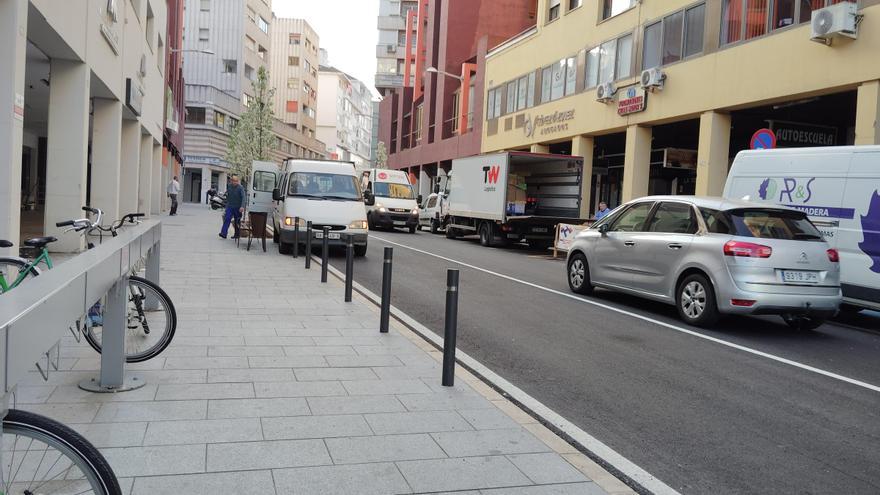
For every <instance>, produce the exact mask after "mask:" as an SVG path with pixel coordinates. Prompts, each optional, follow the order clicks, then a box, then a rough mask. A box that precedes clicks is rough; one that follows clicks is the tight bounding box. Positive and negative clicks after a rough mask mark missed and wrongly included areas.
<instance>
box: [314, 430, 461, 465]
mask: <svg viewBox="0 0 880 495" xmlns="http://www.w3.org/2000/svg"><path fill="white" fill-rule="evenodd" d="M325 442H326V443H327V449H328V450H329V451H330V456H331V457H332V458H333V463H334V464H360V463H366V462H385V461H410V460H418V459H445V458H446V457H447V456H446V454H445V453H444V452H443V450H442V449H441V448H440V447H439V446H438V445H437V443H436V442H434V439H432V438H431V437H430V436H429V435H425V434H416V435H378V436H370V437H347V438H328V439H326V440H325Z"/></svg>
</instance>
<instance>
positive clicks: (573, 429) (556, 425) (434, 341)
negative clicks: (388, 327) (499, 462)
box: [312, 255, 679, 495]
mask: <svg viewBox="0 0 880 495" xmlns="http://www.w3.org/2000/svg"><path fill="white" fill-rule="evenodd" d="M312 260H313V261H314V262H316V263H317V264H318V265H320V264H321V258H320V257H318V256H314V255H313V256H312ZM327 269H328V272H329V273H331V274H332V275H333V276H334V277H335V278H336V279H338V280H341V281H343V282H344V281H345V274H344V273H343V272H342V271H340V270H338V269H337V268H335V267H334V266H333V265H332V264H328V266H327ZM352 286H353V288H354V290H355V291H356V292H357V293H358V294H359V295H360V296H362V297H364V298H365V299H366V300H367V301H368V302H370V303H372V304H374V305H375V306H377V307H378V306H379V305H380V303H381V299H380V298H379V296H377V295H376V294H374V293H373V292H372V291H370V290H369V289H367V288H366V287H364V286H363V285H361V284H360V283H358V282H356V281H354V280H352ZM391 316H392V317H393V318H394V319H395V320H397V322H398V323H400V324H401V325H403V326H404V327H405V328H406V329H408V330H410V331H412V332H413V333H414V334H416V335H417V336H418V337H421V338H422V339H424V340H425V341H427V342H428V343H429V344H430V345H431V346H433V347H434V348H435V349H438V350H440V351H442V350H443V337H441V336H439V335H437V334H436V333H434V331H432V330H431V329H429V328H427V327H425V326H424V325H422V324H421V323H419V322H418V321H416V320H415V319H414V318H412V317H410V316H409V315H407V314H406V313H404V312H403V311H401V310H400V309H398V308H397V307H395V306H394V305H392V306H391ZM456 362H457V363H458V364H459V365H461V366H462V367H463V368H465V369H466V370H467V371H469V372H470V373H472V374H473V375H474V376H475V377H477V378H478V379H479V380H481V381H482V382H483V383H485V384H486V385H488V386H489V387H491V388H492V389H493V390H495V391H496V392H498V393H499V394H501V395H502V396H503V397H504V398H505V399H507V400H509V401H510V402H512V403H513V404H514V405H515V406H517V407H518V408H520V409H522V410H523V411H525V413H526V414H528V415H529V416H531V417H533V418H534V419H536V420H537V421H538V422H539V423H540V424H541V425H543V426H545V427H546V428H547V429H549V430H550V431H551V432H552V433H554V434H555V435H557V436H558V437H560V438H561V439H562V440H564V441H565V442H566V443H567V444H569V445H571V446H572V447H574V448H575V449H577V450H578V451H579V452H580V453H582V454H583V455H585V456H586V457H588V458H589V459H590V460H592V461H593V462H595V463H596V464H598V465H599V466H600V467H602V468H603V469H605V470H606V471H608V472H609V473H611V474H612V475H613V476H614V477H616V478H617V479H618V480H620V481H621V482H623V483H624V484H626V485H627V486H628V487H629V488H631V489H632V490H634V491H635V492H636V493H639V494H641V495H652V494H653V495H679V493H678V492H677V491H676V490H674V489H673V488H672V487H670V486H668V485H666V484H665V483H663V482H662V481H660V480H659V479H658V478H656V477H655V476H653V475H651V474H650V473H648V472H647V471H645V470H644V469H642V468H640V467H639V466H637V465H636V464H635V463H633V462H632V461H630V460H629V459H627V458H626V457H624V456H622V455H621V454H618V453H617V452H616V451H614V450H613V449H611V448H610V447H608V446H607V445H605V444H604V443H602V442H601V441H600V440H598V439H596V438H595V437H593V436H592V435H590V434H589V433H587V432H585V431H583V430H582V429H580V428H578V427H577V426H576V425H574V424H573V423H571V422H570V421H568V420H566V419H565V418H564V417H562V416H561V415H559V414H558V413H557V412H555V411H553V410H552V409H550V408H549V407H547V406H545V405H544V404H542V403H541V402H539V401H538V400H537V399H535V398H533V397H532V396H530V395H528V394H527V393H526V392H524V391H523V390H521V389H520V388H519V387H517V386H516V385H514V384H512V383H510V382H509V381H507V380H506V379H504V378H503V377H501V376H499V375H498V374H496V373H495V372H494V371H492V370H491V369H489V368H487V367H486V366H484V365H483V364H481V363H480V362H479V361H477V360H476V359H474V358H472V357H471V356H469V355H468V354H466V353H465V352H463V351H462V350H461V349H456Z"/></svg>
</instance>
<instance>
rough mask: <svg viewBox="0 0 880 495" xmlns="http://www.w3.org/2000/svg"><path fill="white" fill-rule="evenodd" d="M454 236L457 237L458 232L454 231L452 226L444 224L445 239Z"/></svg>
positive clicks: (453, 237)
mask: <svg viewBox="0 0 880 495" xmlns="http://www.w3.org/2000/svg"><path fill="white" fill-rule="evenodd" d="M456 237H458V232H456V231H455V229H454V228H452V226H450V225H447V226H446V238H447V239H455V238H456Z"/></svg>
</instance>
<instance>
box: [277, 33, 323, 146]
mask: <svg viewBox="0 0 880 495" xmlns="http://www.w3.org/2000/svg"><path fill="white" fill-rule="evenodd" d="M271 32H272V52H271V58H272V63H271V73H270V76H271V78H272V79H271V81H272V87H274V88H275V103H274V108H275V117H276V118H277V119H278V120H280V121H281V122H283V123H285V124H287V125H290V126H293V128H294V129H295V130H297V131H299V132H300V133H301V134H303V135H304V136H306V137H308V138H310V139H315V137H316V130H317V121H316V118H317V112H316V108H317V106H318V66H319V50H320V39H319V37H318V33H316V32H315V30H314V29H312V27H311V26H310V25H309V23H308V22H306V21H305V20H303V19H281V18H275V19H274V22H273V24H272V30H271ZM297 156H300V155H297Z"/></svg>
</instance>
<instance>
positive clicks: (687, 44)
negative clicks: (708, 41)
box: [642, 4, 706, 69]
mask: <svg viewBox="0 0 880 495" xmlns="http://www.w3.org/2000/svg"><path fill="white" fill-rule="evenodd" d="M705 11H706V7H705V4H699V5H696V6H694V7H690V8H688V9H685V10H682V11H679V12H675V13H673V14H670V15H668V16H666V17H664V18H663V19H662V20H660V21H657V22H655V23H653V24H649V25H647V26H646V27H645V36H644V53H643V55H642V69H650V68H652V67H659V66H661V65H666V64H671V63H674V62H678V61H679V60H681V59H683V58H687V57H689V56H692V55H696V54H698V53H700V52H702V51H703V31H704V23H705Z"/></svg>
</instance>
